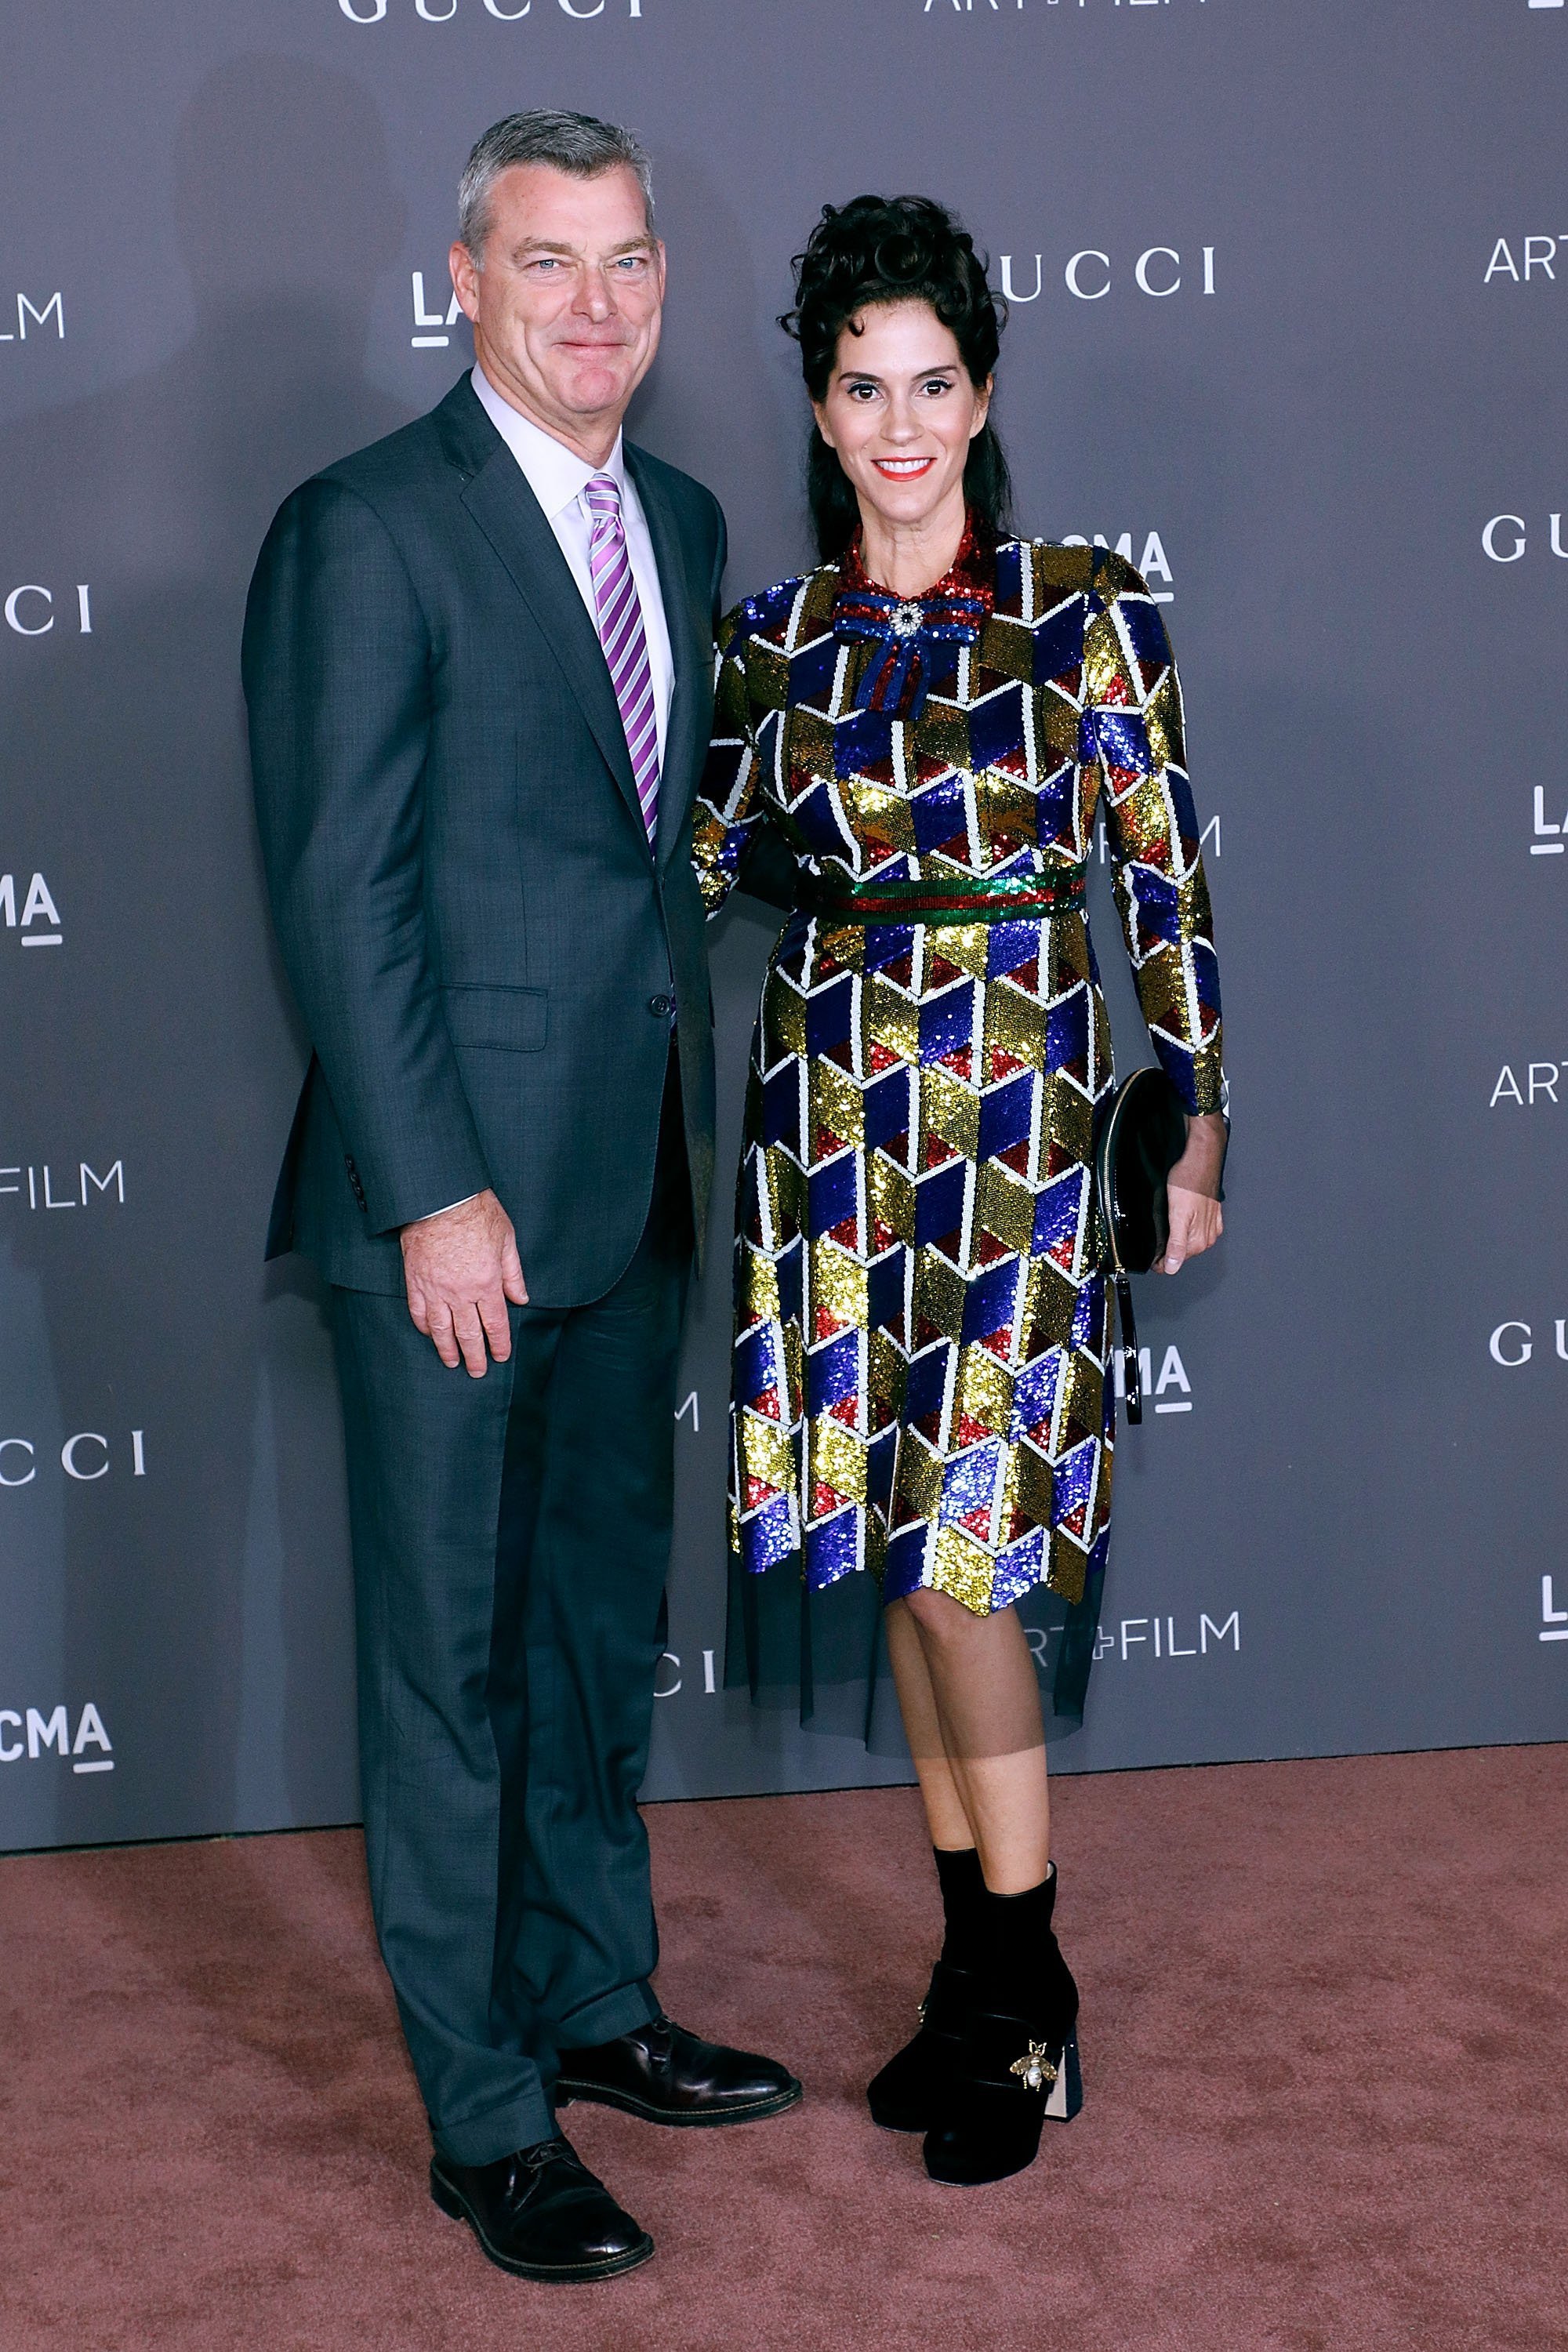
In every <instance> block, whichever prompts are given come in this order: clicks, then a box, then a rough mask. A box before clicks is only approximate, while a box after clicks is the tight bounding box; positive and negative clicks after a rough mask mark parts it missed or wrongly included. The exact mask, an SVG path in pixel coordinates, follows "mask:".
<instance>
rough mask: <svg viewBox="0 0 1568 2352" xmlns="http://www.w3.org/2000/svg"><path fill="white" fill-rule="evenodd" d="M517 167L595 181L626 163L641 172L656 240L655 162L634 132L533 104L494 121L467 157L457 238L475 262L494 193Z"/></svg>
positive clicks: (640, 182)
mask: <svg viewBox="0 0 1568 2352" xmlns="http://www.w3.org/2000/svg"><path fill="white" fill-rule="evenodd" d="M517 163H548V164H550V165H551V167H552V169H553V170H555V171H557V172H568V173H571V175H572V177H573V178H574V180H596V179H597V178H598V176H599V174H600V173H601V172H613V171H615V170H616V169H617V167H619V166H621V165H624V166H625V167H626V170H627V171H630V172H635V173H636V174H637V184H638V186H639V187H640V188H641V190H642V193H643V204H644V206H645V208H646V210H647V233H648V235H649V236H652V235H653V233H654V226H653V164H652V163H651V161H650V160H649V156H648V152H647V148H646V147H645V146H644V145H643V143H642V141H641V140H640V139H639V138H638V137H637V133H636V131H626V130H623V129H622V127H621V125H620V124H619V123H617V122H601V121H598V119H597V117H596V116H595V115H592V114H567V113H564V112H562V111H560V110H556V109H555V108H552V107H547V106H535V107H531V108H530V109H529V110H527V112H526V113H523V114H509V115H507V116H506V117H505V118H504V120H503V121H500V122H492V123H491V125H490V127H489V130H488V131H486V132H485V135H484V137H483V138H482V139H481V140H479V142H478V144H477V145H476V146H475V149H474V152H473V153H472V154H471V155H470V156H469V158H468V166H467V169H466V170H465V171H464V173H463V177H462V181H461V184H459V186H458V236H459V237H460V238H461V239H462V242H463V243H464V244H465V245H466V246H467V247H468V251H469V252H470V253H471V254H472V255H473V257H474V259H475V261H476V262H478V261H479V259H480V257H481V255H482V253H483V250H484V243H485V239H486V237H487V236H489V230H490V190H491V189H492V188H493V187H494V185H495V184H496V182H497V180H498V179H500V175H501V173H503V172H510V170H511V169H512V167H513V165H514V164H517Z"/></svg>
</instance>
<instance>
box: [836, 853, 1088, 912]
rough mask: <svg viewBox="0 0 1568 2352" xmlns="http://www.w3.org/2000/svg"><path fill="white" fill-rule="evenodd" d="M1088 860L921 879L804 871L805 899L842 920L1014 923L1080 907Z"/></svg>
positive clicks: (1076, 909)
mask: <svg viewBox="0 0 1568 2352" xmlns="http://www.w3.org/2000/svg"><path fill="white" fill-rule="evenodd" d="M1084 875H1085V868H1084V867H1083V866H1054V867H1053V868H1052V869H1051V871H1050V872H1049V873H1047V874H992V875H984V874H947V875H942V877H934V876H933V877H931V879H929V880H925V881H920V882H901V881H900V882H861V883H854V884H850V883H839V882H837V881H830V880H828V879H827V878H826V877H825V876H823V875H820V874H808V875H805V876H804V877H802V881H803V887H802V890H801V898H800V903H801V905H802V907H803V908H805V910H806V911H807V912H808V913H809V914H813V915H818V916H821V917H823V918H824V919H826V920H827V921H829V922H838V923H1008V922H1015V923H1016V922H1026V921H1027V920H1028V919H1030V917H1031V916H1032V917H1034V918H1035V919H1040V918H1042V917H1044V916H1047V915H1067V914H1072V913H1075V912H1077V911H1078V909H1079V908H1081V907H1082V905H1083V900H1084Z"/></svg>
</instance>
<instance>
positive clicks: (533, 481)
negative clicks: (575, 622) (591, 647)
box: [471, 363, 675, 768]
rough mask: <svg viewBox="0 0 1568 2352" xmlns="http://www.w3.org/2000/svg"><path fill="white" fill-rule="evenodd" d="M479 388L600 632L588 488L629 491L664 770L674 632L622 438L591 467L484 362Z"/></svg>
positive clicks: (625, 506) (624, 510)
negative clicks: (493, 377) (599, 484)
mask: <svg viewBox="0 0 1568 2352" xmlns="http://www.w3.org/2000/svg"><path fill="white" fill-rule="evenodd" d="M471 381H472V383H473V387H474V391H475V393H476V394H477V395H478V397H479V405H480V407H481V408H482V409H483V410H484V412H485V415H487V416H488V417H489V420H490V423H491V424H492V425H494V426H495V428H496V431H497V432H498V433H499V434H500V436H501V439H502V440H503V441H504V442H505V443H506V446H507V447H508V448H509V449H510V451H511V454H512V456H513V457H515V458H516V459H517V462H518V464H519V465H520V466H521V467H522V470H523V472H524V474H525V475H526V476H527V478H528V487H529V488H530V489H531V491H532V492H533V495H534V497H535V498H536V499H538V500H539V503H540V505H541V506H542V508H543V509H544V519H545V520H546V521H547V522H548V523H549V525H550V528H551V530H552V531H553V532H554V533H555V538H556V542H557V544H558V546H559V547H560V550H561V552H562V554H563V556H564V557H565V558H566V562H567V564H568V566H569V568H570V570H571V573H572V577H573V579H574V580H575V582H576V583H577V589H578V593H579V594H580V595H581V597H582V599H583V602H584V604H585V605H586V606H587V608H588V618H589V619H590V620H591V621H592V622H593V624H594V633H595V635H597V634H598V628H599V614H598V609H597V607H596V606H595V603H594V579H593V574H592V573H591V572H590V571H589V569H588V545H589V541H590V540H591V539H592V538H593V533H594V524H593V518H592V516H591V515H590V514H589V512H588V506H587V501H586V499H584V496H583V492H584V487H585V486H586V484H587V483H589V482H591V481H592V480H593V478H594V477H595V474H596V473H597V474H608V475H609V477H610V478H611V479H612V481H614V483H615V484H616V488H617V489H618V490H619V491H620V494H621V520H622V521H623V522H624V523H625V525H626V553H627V555H628V556H629V558H630V559H631V567H632V579H633V581H634V582H635V583H636V586H637V602H638V604H640V605H641V606H642V625H643V635H645V636H646V637H647V665H648V670H649V674H650V675H651V677H652V679H653V708H654V717H655V719H656V721H657V724H658V758H659V765H660V767H661V768H662V766H663V764H664V740H665V734H666V730H668V725H669V698H670V696H671V694H672V693H673V692H674V689H675V664H674V661H673V659H672V658H671V655H670V650H669V627H668V623H667V621H666V619H665V615H664V596H663V593H662V591H661V590H660V587H659V583H658V562H657V561H656V560H655V556H654V551H653V541H652V539H651V537H650V536H649V534H648V527H647V516H646V515H645V514H644V512H643V509H642V500H641V499H639V498H638V496H637V486H636V484H635V483H634V482H633V480H632V478H631V476H630V475H629V474H628V473H627V471H626V451H625V447H624V446H623V444H622V440H621V436H620V435H619V434H617V435H616V446H615V447H614V448H613V449H612V450H611V452H610V455H609V457H608V458H607V459H606V461H605V464H604V465H602V466H598V467H595V466H590V465H588V464H587V463H586V462H585V461H584V459H583V458H581V457H578V455H577V453H576V451H575V450H574V449H568V448H567V446H566V444H565V443H564V442H563V441H557V440H556V438H555V436H554V435H553V434H552V433H546V432H545V430H544V428H543V426H542V425H535V424H534V422H533V421H532V419H531V417H527V416H524V415H523V414H522V412H521V409H517V408H514V407H513V406H512V404H511V403H510V400H503V399H502V398H501V396H500V393H499V392H498V391H497V390H496V388H495V386H494V384H493V383H491V382H490V380H489V376H488V375H486V373H485V372H484V370H483V368H482V367H480V366H479V365H478V364H477V363H476V365H475V368H474V373H473V376H472V379H471Z"/></svg>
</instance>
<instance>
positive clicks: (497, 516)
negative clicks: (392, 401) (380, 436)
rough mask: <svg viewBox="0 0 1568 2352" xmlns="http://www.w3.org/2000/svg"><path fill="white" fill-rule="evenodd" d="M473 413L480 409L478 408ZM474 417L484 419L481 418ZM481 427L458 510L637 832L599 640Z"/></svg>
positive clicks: (516, 479) (537, 509)
mask: <svg viewBox="0 0 1568 2352" xmlns="http://www.w3.org/2000/svg"><path fill="white" fill-rule="evenodd" d="M471 396H472V395H471V394H470V397H471ZM474 405H475V407H476V408H479V403H478V401H477V400H476V401H475V402H474ZM479 414H480V415H481V416H483V415H484V412H483V411H482V410H480V411H479ZM484 422H485V424H486V425H487V427H489V431H490V432H491V433H492V434H493V435H494V439H495V450H494V454H493V455H492V456H490V457H488V458H487V460H486V461H485V463H484V464H483V465H481V466H480V467H479V470H478V472H477V473H474V474H472V475H471V476H470V477H469V478H468V480H467V481H466V482H465V483H464V485H463V490H462V499H463V503H464V505H465V506H466V507H467V508H468V512H469V513H470V514H471V515H472V516H473V519H474V520H475V522H476V523H478V525H479V529H480V530H482V531H483V532H484V535H485V537H486V538H487V539H488V540H489V543H490V545H491V546H492V547H493V548H494V550H495V551H496V553H497V554H498V555H499V556H500V560H501V562H503V563H504V564H505V566H506V568H507V570H508V572H510V575H511V579H512V583H513V585H514V586H515V588H516V589H517V592H518V593H519V594H520V595H521V598H522V600H523V602H524V604H527V606H528V608H529V610H530V611H531V613H532V614H533V617H534V619H535V620H536V621H537V622H538V623H539V626H540V629H541V632H542V635H543V636H544V637H545V639H546V641H547V642H548V644H549V646H550V650H551V652H552V654H553V655H554V656H555V658H556V660H557V661H558V662H559V663H560V665H561V667H562V669H563V671H564V672H565V675H566V681H567V684H568V685H569V686H570V687H571V688H572V691H573V693H574V695H575V696H576V698H577V700H578V702H579V703H580V704H581V705H582V709H583V716H584V718H585V719H586V720H587V722H588V724H589V726H590V727H591V728H592V729H593V730H594V740H595V742H596V743H597V744H598V746H599V749H600V751H602V752H603V753H604V755H605V761H606V762H607V763H608V766H609V769H610V772H611V774H612V775H613V776H614V777H615V780H616V783H617V784H618V786H619V787H620V790H621V793H622V796H623V798H624V799H625V800H626V803H627V804H628V806H629V807H630V809H631V812H632V814H633V815H634V816H635V817H636V818H637V824H638V826H639V828H640V826H641V824H642V821H643V818H642V809H641V807H640V805H639V803H638V801H637V780H636V778H635V777H634V776H633V774H632V762H631V754H630V753H629V752H628V751H627V750H626V729H625V728H624V726H623V725H622V723H621V711H620V705H619V704H618V703H617V701H616V689H615V688H614V686H613V685H612V684H611V682H610V673H609V668H608V667H607V665H606V663H605V653H604V647H603V646H601V645H600V643H599V633H598V631H597V630H596V629H595V626H594V624H593V622H592V621H591V620H590V619H589V617H588V608H587V606H586V605H585V604H584V602H583V599H582V596H581V595H580V594H579V593H578V589H577V583H576V582H575V581H574V579H573V577H572V572H571V568H570V566H569V565H568V563H567V562H566V558H565V557H564V556H563V554H562V552H561V548H560V544H559V542H558V541H557V540H556V537H555V533H554V532H553V531H552V530H551V528H550V524H549V522H548V520H546V518H545V515H544V513H543V510H542V508H541V506H540V503H539V500H538V499H536V498H535V497H534V495H533V492H532V491H531V489H530V488H529V486H528V477H527V476H526V475H525V474H524V472H523V470H522V468H521V466H520V465H519V464H518V462H517V460H516V458H515V457H513V456H512V454H511V451H510V449H509V448H508V447H507V446H506V443H505V442H504V441H503V440H502V439H501V437H500V434H499V433H496V432H495V428H494V426H493V425H490V424H489V418H488V417H485V418H484ZM661 568H662V567H661Z"/></svg>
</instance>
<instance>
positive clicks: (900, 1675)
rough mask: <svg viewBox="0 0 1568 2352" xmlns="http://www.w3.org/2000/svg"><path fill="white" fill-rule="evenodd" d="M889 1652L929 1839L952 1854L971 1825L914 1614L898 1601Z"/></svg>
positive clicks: (971, 1839) (969, 1841)
mask: <svg viewBox="0 0 1568 2352" xmlns="http://www.w3.org/2000/svg"><path fill="white" fill-rule="evenodd" d="M888 1655H889V1659H890V1660H891V1662H892V1667H893V1682H894V1685H895V1686H896V1688H897V1690H898V1694H899V1712H900V1715H901V1716H902V1717H903V1719H904V1737H905V1738H906V1739H907V1740H908V1741H909V1743H910V1755H911V1756H912V1757H913V1758H914V1759H915V1773H916V1777H917V1778H918V1779H919V1781H920V1784H921V1801H922V1802H923V1803H924V1805H925V1812H926V1825H927V1827H928V1828H929V1829H930V1831H931V1843H932V1845H934V1846H941V1847H942V1849H943V1850H944V1851H945V1852H947V1853H957V1852H960V1851H962V1849H963V1847H965V1846H971V1845H973V1844H974V1843H976V1840H975V1832H974V1824H973V1822H972V1821H971V1820H970V1818H969V1814H968V1812H967V1811H965V1808H964V1803H963V1793H962V1791H961V1790H960V1789H959V1785H958V1782H957V1780H956V1779H955V1778H954V1775H953V1770H952V1765H951V1764H950V1763H949V1762H948V1760H947V1748H946V1746H945V1744H944V1742H943V1740H942V1725H941V1722H940V1720H939V1718H938V1715H937V1705H936V1694H935V1692H934V1691H933V1690H932V1689H931V1675H930V1672H929V1670H928V1669H927V1666H926V1659H925V1646H924V1644H923V1643H922V1642H921V1637H920V1631H919V1628H918V1627H917V1626H916V1624H915V1621H914V1619H913V1617H911V1616H910V1612H909V1611H908V1610H907V1609H906V1608H905V1606H904V1604H903V1602H902V1601H894V1602H893V1604H892V1607H891V1608H890V1609H889V1611H888Z"/></svg>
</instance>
